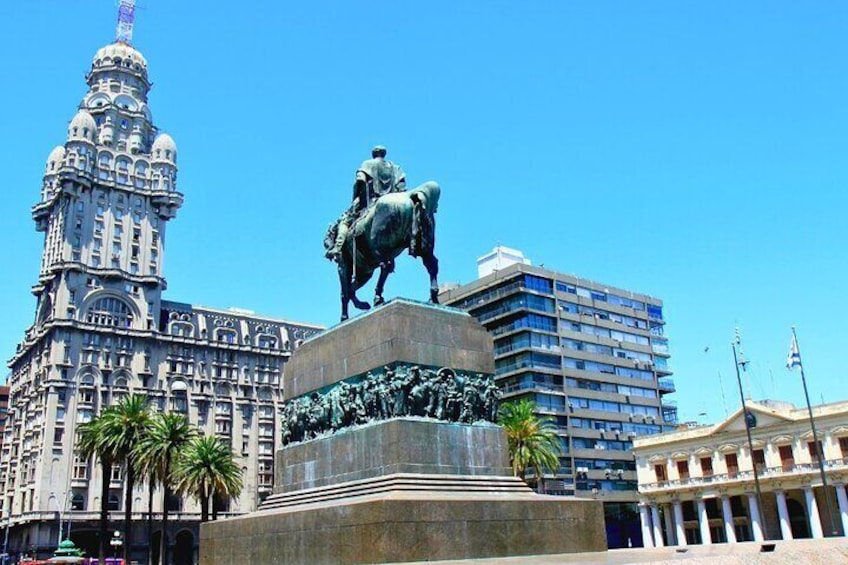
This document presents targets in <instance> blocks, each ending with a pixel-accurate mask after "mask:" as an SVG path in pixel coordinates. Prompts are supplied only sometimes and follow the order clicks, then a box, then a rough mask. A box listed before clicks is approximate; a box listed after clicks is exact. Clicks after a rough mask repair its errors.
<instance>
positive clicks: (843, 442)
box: [839, 437, 848, 458]
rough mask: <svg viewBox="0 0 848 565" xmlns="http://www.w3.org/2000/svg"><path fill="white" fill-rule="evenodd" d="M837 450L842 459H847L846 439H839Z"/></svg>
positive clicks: (847, 446) (847, 447)
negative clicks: (840, 453)
mask: <svg viewBox="0 0 848 565" xmlns="http://www.w3.org/2000/svg"><path fill="white" fill-rule="evenodd" d="M839 450H840V451H841V452H842V457H843V458H845V457H848V437H841V438H839Z"/></svg>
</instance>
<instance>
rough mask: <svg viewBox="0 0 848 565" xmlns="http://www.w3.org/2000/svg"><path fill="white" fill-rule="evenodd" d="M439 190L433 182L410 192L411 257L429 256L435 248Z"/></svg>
mask: <svg viewBox="0 0 848 565" xmlns="http://www.w3.org/2000/svg"><path fill="white" fill-rule="evenodd" d="M440 194H441V188H439V185H438V184H437V183H435V182H432V181H431V182H426V183H424V184H422V185H421V186H419V187H418V188H416V189H414V190H413V191H411V192H410V194H409V196H410V198H411V199H412V234H411V237H410V238H409V254H410V255H412V256H413V257H420V256H424V255H431V254H432V253H433V249H434V248H435V246H436V218H435V213H436V210H437V209H438V207H439V195H440Z"/></svg>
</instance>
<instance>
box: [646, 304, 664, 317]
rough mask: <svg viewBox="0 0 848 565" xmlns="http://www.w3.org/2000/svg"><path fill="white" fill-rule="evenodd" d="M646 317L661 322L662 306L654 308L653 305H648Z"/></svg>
mask: <svg viewBox="0 0 848 565" xmlns="http://www.w3.org/2000/svg"><path fill="white" fill-rule="evenodd" d="M648 316H650V317H651V318H656V319H657V320H662V319H663V315H662V306H654V305H653V304H648Z"/></svg>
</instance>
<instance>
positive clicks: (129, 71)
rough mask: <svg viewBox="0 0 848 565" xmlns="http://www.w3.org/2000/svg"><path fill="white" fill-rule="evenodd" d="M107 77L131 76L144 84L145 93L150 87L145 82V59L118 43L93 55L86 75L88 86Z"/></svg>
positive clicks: (102, 48)
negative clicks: (89, 69)
mask: <svg viewBox="0 0 848 565" xmlns="http://www.w3.org/2000/svg"><path fill="white" fill-rule="evenodd" d="M108 75H112V76H114V77H117V76H121V75H124V76H125V75H131V76H133V77H135V78H137V79H139V80H140V81H141V82H142V84H144V86H145V88H144V90H145V91H146V90H148V89H149V86H150V84H149V82H148V80H147V59H145V58H144V55H142V54H141V53H140V52H139V51H138V49H136V48H134V47H132V46H130V45H128V44H126V43H121V42H120V41H116V42H115V43H110V44H109V45H106V46H105V47H101V48H100V49H98V50H97V53H95V54H94V58H93V59H92V61H91V73H89V75H88V80H89V84H92V82H96V81H98V80H100V79H101V78H102V77H103V76H108ZM145 93H146V92H145Z"/></svg>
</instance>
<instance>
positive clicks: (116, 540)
mask: <svg viewBox="0 0 848 565" xmlns="http://www.w3.org/2000/svg"><path fill="white" fill-rule="evenodd" d="M109 545H111V546H112V552H113V553H114V554H115V555H114V556H115V557H118V552H120V551H121V546H123V545H124V540H123V539H122V538H121V532H120V531H118V530H115V533H114V534H113V535H112V539H111V540H109Z"/></svg>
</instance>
